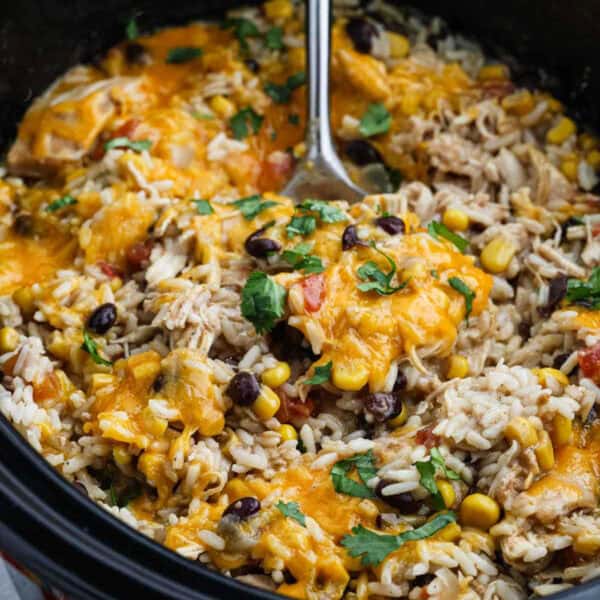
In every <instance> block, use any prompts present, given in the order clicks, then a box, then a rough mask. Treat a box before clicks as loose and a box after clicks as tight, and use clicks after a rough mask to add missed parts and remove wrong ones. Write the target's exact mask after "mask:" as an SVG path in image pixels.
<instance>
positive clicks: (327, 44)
mask: <svg viewBox="0 0 600 600" xmlns="http://www.w3.org/2000/svg"><path fill="white" fill-rule="evenodd" d="M330 20H331V1H330V0H308V1H307V3H306V47H307V52H306V55H307V79H306V86H307V98H308V118H307V127H306V148H307V150H306V154H305V156H304V158H303V159H302V161H301V162H300V163H299V164H298V166H297V167H296V170H295V172H294V174H293V176H292V178H291V179H290V181H289V182H288V184H287V185H286V186H285V188H284V189H283V191H282V194H283V195H285V196H289V197H291V198H294V199H295V200H297V201H302V200H304V199H305V198H319V199H321V200H347V201H348V202H358V201H359V200H362V199H363V197H364V196H366V195H367V192H365V191H364V190H361V189H360V188H359V187H358V186H357V185H356V184H355V183H353V182H352V181H351V180H350V178H349V177H348V174H347V173H346V171H345V169H344V166H343V165H342V161H341V160H340V159H339V157H338V155H337V153H336V151H335V148H334V146H333V142H332V140H331V128H330V125H329V62H330V54H331V25H330Z"/></svg>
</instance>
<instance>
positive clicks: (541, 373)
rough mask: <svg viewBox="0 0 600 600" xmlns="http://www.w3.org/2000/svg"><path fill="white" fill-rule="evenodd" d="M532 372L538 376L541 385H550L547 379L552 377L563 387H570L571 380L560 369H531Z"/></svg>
mask: <svg viewBox="0 0 600 600" xmlns="http://www.w3.org/2000/svg"><path fill="white" fill-rule="evenodd" d="M531 371H532V372H533V373H534V375H536V376H537V378H538V381H539V382H540V384H541V385H544V386H545V385H547V384H548V381H547V379H546V378H547V377H552V378H553V379H556V381H558V383H560V384H561V385H563V386H565V385H569V378H568V377H567V376H566V375H565V374H564V373H563V372H562V371H559V370H558V369H552V368H551V367H545V368H543V369H531Z"/></svg>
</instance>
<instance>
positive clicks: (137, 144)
mask: <svg viewBox="0 0 600 600" xmlns="http://www.w3.org/2000/svg"><path fill="white" fill-rule="evenodd" d="M113 148H128V149H129V150H133V151H134V152H143V151H144V150H150V148H152V142H151V141H150V140H135V141H134V140H130V139H129V138H128V137H116V138H113V139H112V140H108V142H106V143H105V144H104V149H105V150H106V152H108V151H109V150H112V149H113Z"/></svg>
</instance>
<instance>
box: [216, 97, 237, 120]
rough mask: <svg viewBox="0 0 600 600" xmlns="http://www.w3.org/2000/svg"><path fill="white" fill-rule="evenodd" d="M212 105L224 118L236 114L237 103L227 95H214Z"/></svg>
mask: <svg viewBox="0 0 600 600" xmlns="http://www.w3.org/2000/svg"><path fill="white" fill-rule="evenodd" d="M210 107H211V108H212V109H213V110H214V111H215V112H216V113H217V114H218V115H219V116H220V117H221V118H223V119H230V118H231V117H233V115H235V112H236V108H235V104H234V103H233V102H232V101H231V100H229V99H228V98H225V96H213V97H212V98H211V99H210Z"/></svg>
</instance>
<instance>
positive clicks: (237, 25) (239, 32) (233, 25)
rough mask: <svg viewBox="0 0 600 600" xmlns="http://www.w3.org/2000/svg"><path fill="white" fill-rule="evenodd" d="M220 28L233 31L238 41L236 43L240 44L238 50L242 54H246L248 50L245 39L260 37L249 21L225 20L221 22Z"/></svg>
mask: <svg viewBox="0 0 600 600" xmlns="http://www.w3.org/2000/svg"><path fill="white" fill-rule="evenodd" d="M221 27H222V29H233V33H234V35H235V37H236V38H237V39H238V42H239V43H240V49H241V50H242V51H243V52H248V50H250V47H249V46H248V40H247V38H249V37H258V36H260V31H259V30H258V27H257V26H256V24H255V23H254V22H253V21H250V20H249V19H242V18H237V19H227V20H226V21H224V22H223V25H222V26H221Z"/></svg>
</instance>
